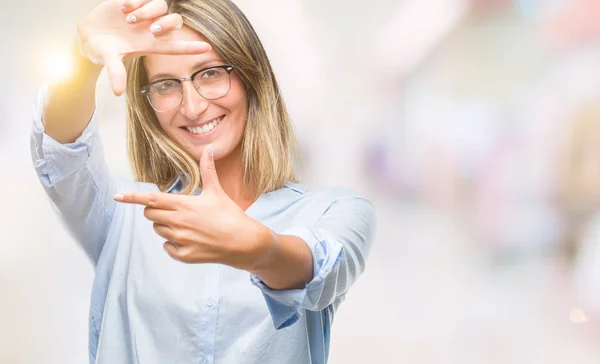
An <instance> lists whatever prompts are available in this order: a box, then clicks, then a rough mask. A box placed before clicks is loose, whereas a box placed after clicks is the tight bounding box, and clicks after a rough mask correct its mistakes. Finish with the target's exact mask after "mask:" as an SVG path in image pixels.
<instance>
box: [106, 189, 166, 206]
mask: <svg viewBox="0 0 600 364" xmlns="http://www.w3.org/2000/svg"><path fill="white" fill-rule="evenodd" d="M172 197H173V196H171V195H169V194H168V193H164V192H126V193H117V194H116V195H114V196H113V199H114V200H115V201H117V202H122V203H128V204H137V205H143V206H147V207H152V208H155V209H161V210H176V201H175V199H173V198H172Z"/></svg>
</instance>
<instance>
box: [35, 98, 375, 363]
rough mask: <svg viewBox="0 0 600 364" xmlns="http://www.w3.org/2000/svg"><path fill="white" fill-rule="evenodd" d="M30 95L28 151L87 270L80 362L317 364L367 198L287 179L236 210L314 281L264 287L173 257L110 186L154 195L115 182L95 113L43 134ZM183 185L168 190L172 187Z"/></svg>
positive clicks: (360, 266) (355, 267)
mask: <svg viewBox="0 0 600 364" xmlns="http://www.w3.org/2000/svg"><path fill="white" fill-rule="evenodd" d="M45 94H46V88H45V87H43V88H42V89H41V91H40V94H39V97H38V101H37V105H36V108H35V115H34V126H33V132H32V142H31V147H32V158H33V162H34V166H35V169H36V171H37V174H38V176H39V179H40V181H41V183H42V186H43V188H44V189H45V190H46V192H47V194H48V196H49V197H50V200H51V202H52V204H53V206H54V207H55V208H56V212H57V213H58V215H59V216H60V218H61V219H62V221H63V222H64V224H65V226H66V227H67V228H68V229H69V231H70V233H71V235H72V236H73V237H74V239H75V240H76V241H77V242H78V243H79V244H80V245H81V247H82V248H83V249H84V250H85V252H86V253H87V255H88V256H89V258H90V259H91V261H92V262H93V264H94V266H95V278H94V283H93V287H92V297H91V305H90V313H89V357H90V363H97V364H122V363H123V364H124V363H136V364H137V363H141V364H152V363H157V364H158V363H160V364H164V363H172V364H179V363H181V364H189V363H210V364H212V363H217V364H238V363H244V364H254V363H255V364H287V363H289V364H307V363H314V364H324V363H326V362H327V357H328V352H329V334H330V327H331V323H332V321H333V316H334V314H335V312H336V309H337V308H338V307H339V305H340V303H341V302H342V301H343V300H344V298H345V296H346V293H347V292H348V290H349V288H350V286H351V285H352V284H353V283H354V281H355V280H356V279H357V277H358V276H359V275H360V274H361V273H362V272H363V270H364V269H365V260H366V257H367V253H368V251H369V248H370V243H371V238H372V237H371V235H372V231H373V225H374V211H373V207H372V205H371V204H370V203H369V202H368V201H367V200H365V199H364V198H362V197H360V196H358V195H356V194H355V193H352V192H349V191H345V190H339V189H326V190H318V191H309V190H307V189H306V188H305V187H303V186H301V185H298V184H294V183H288V184H286V185H285V187H283V188H281V189H279V190H276V191H272V192H269V193H266V194H263V195H261V196H260V197H259V198H258V199H257V201H256V202H254V204H253V205H251V206H250V207H249V208H248V209H247V211H246V213H247V214H248V215H249V216H250V217H252V218H253V219H255V220H257V221H259V222H261V223H262V224H264V225H265V226H267V227H269V228H270V229H272V230H273V231H274V232H276V233H280V234H286V235H294V236H297V237H299V238H301V239H302V240H303V241H304V242H305V243H306V244H307V245H308V246H309V248H310V250H311V252H312V255H313V259H314V277H313V279H312V281H311V282H310V283H309V284H308V285H307V286H306V287H305V288H304V289H297V290H280V291H275V290H271V289H269V288H268V287H267V286H266V285H265V284H264V283H263V282H262V281H261V280H260V279H259V278H258V277H256V276H253V275H251V274H249V273H248V272H246V271H242V270H238V269H235V268H232V267H229V266H225V265H221V264H184V263H181V262H178V261H175V260H173V259H172V258H170V257H169V256H168V255H167V254H166V253H165V252H164V251H163V248H162V246H163V243H164V239H163V238H161V237H160V236H158V235H157V234H156V233H155V232H154V230H153V228H152V223H151V222H150V221H149V220H147V219H146V218H145V217H144V215H143V207H142V206H139V205H130V204H118V203H116V202H115V201H114V200H113V199H112V196H113V195H114V194H115V193H117V192H120V191H158V188H157V187H156V185H154V184H148V183H140V182H135V181H129V180H125V179H121V178H119V177H118V176H116V175H114V174H111V173H110V172H109V170H108V168H107V166H106V164H105V160H104V153H103V151H102V145H101V141H100V138H99V135H98V126H97V121H96V117H95V115H94V116H93V117H92V119H91V121H90V123H89V124H88V126H87V128H86V129H85V131H84V132H83V133H82V135H81V136H80V137H79V138H78V139H77V140H76V141H75V142H74V143H71V144H60V143H58V142H57V141H56V140H54V139H52V138H51V137H50V136H48V135H47V134H46V133H45V132H44V127H43V123H42V108H43V105H44V100H45ZM181 188H182V182H181V181H180V180H179V181H176V183H174V184H173V186H171V188H169V190H168V191H167V192H170V193H177V192H179V191H181Z"/></svg>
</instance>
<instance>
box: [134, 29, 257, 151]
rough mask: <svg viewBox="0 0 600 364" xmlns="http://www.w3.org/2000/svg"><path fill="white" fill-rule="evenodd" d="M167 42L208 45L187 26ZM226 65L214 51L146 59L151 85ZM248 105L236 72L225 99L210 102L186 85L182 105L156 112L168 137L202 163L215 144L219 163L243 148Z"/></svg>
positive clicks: (191, 86) (189, 82)
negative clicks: (209, 146)
mask: <svg viewBox="0 0 600 364" xmlns="http://www.w3.org/2000/svg"><path fill="white" fill-rule="evenodd" d="M166 37H167V36H165V38H166ZM168 39H176V40H199V41H206V39H204V37H202V36H201V35H199V34H198V33H197V32H196V31H194V30H192V29H191V28H189V27H186V26H184V27H183V28H182V29H180V30H178V31H176V32H173V33H172V34H170V35H169V36H168ZM223 64H225V61H224V60H223V58H221V56H220V55H219V54H218V53H217V52H216V51H215V50H214V49H213V50H211V51H210V52H208V53H204V54H199V55H174V56H173V55H149V56H146V59H145V67H146V73H147V75H148V82H154V81H157V80H161V79H165V78H181V77H187V76H189V75H191V74H192V73H194V72H195V71H198V70H201V69H205V68H207V67H211V66H220V65H223ZM247 104H248V102H247V99H246V93H245V87H244V85H243V83H242V81H241V80H240V78H239V77H238V76H237V74H236V72H235V70H234V71H233V72H231V88H230V90H229V92H228V93H227V94H226V95H225V96H223V97H221V98H218V99H215V100H207V99H205V98H203V97H202V96H201V95H200V94H199V93H198V92H197V91H196V89H195V88H194V85H193V83H192V82H191V81H184V82H183V94H182V102H181V105H180V106H179V107H178V108H176V109H175V110H172V111H169V112H156V111H155V112H156V116H157V118H158V121H159V123H160V125H161V127H162V128H163V130H164V131H165V133H166V134H167V135H168V136H169V137H170V138H171V139H172V140H174V141H175V142H176V143H178V144H179V145H180V146H181V147H182V148H183V149H184V150H185V151H187V152H188V153H189V154H190V155H191V156H192V157H193V158H195V159H196V160H197V161H199V160H200V155H201V154H202V150H203V149H204V147H205V146H207V145H209V144H212V146H213V148H214V156H215V160H217V159H221V158H224V157H226V156H228V155H230V154H231V153H232V152H233V151H235V150H236V149H237V148H238V146H239V145H240V142H241V140H242V136H243V134H244V130H245V127H246V116H247V115H246V114H247ZM211 127H212V129H210V128H211ZM207 129H210V130H208V131H207Z"/></svg>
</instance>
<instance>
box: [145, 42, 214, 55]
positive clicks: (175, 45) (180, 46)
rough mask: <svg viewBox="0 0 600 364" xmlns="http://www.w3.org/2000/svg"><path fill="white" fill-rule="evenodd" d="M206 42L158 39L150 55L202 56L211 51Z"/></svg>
mask: <svg viewBox="0 0 600 364" xmlns="http://www.w3.org/2000/svg"><path fill="white" fill-rule="evenodd" d="M211 48H212V47H211V45H210V44H208V43H206V42H200V41H188V40H168V39H156V40H155V41H154V42H153V43H152V49H151V50H150V53H156V54H202V53H206V52H209V51H210V50H211Z"/></svg>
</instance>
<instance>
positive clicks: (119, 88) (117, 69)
mask: <svg viewBox="0 0 600 364" xmlns="http://www.w3.org/2000/svg"><path fill="white" fill-rule="evenodd" d="M103 63H104V66H105V67H106V72H107V74H108V79H109V81H110V85H111V87H112V90H113V93H114V94H115V95H116V96H120V95H121V94H123V92H125V86H126V85H127V72H126V71H125V65H124V64H123V62H122V61H121V59H120V58H119V57H118V56H108V57H106V58H105V59H104V60H103Z"/></svg>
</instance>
